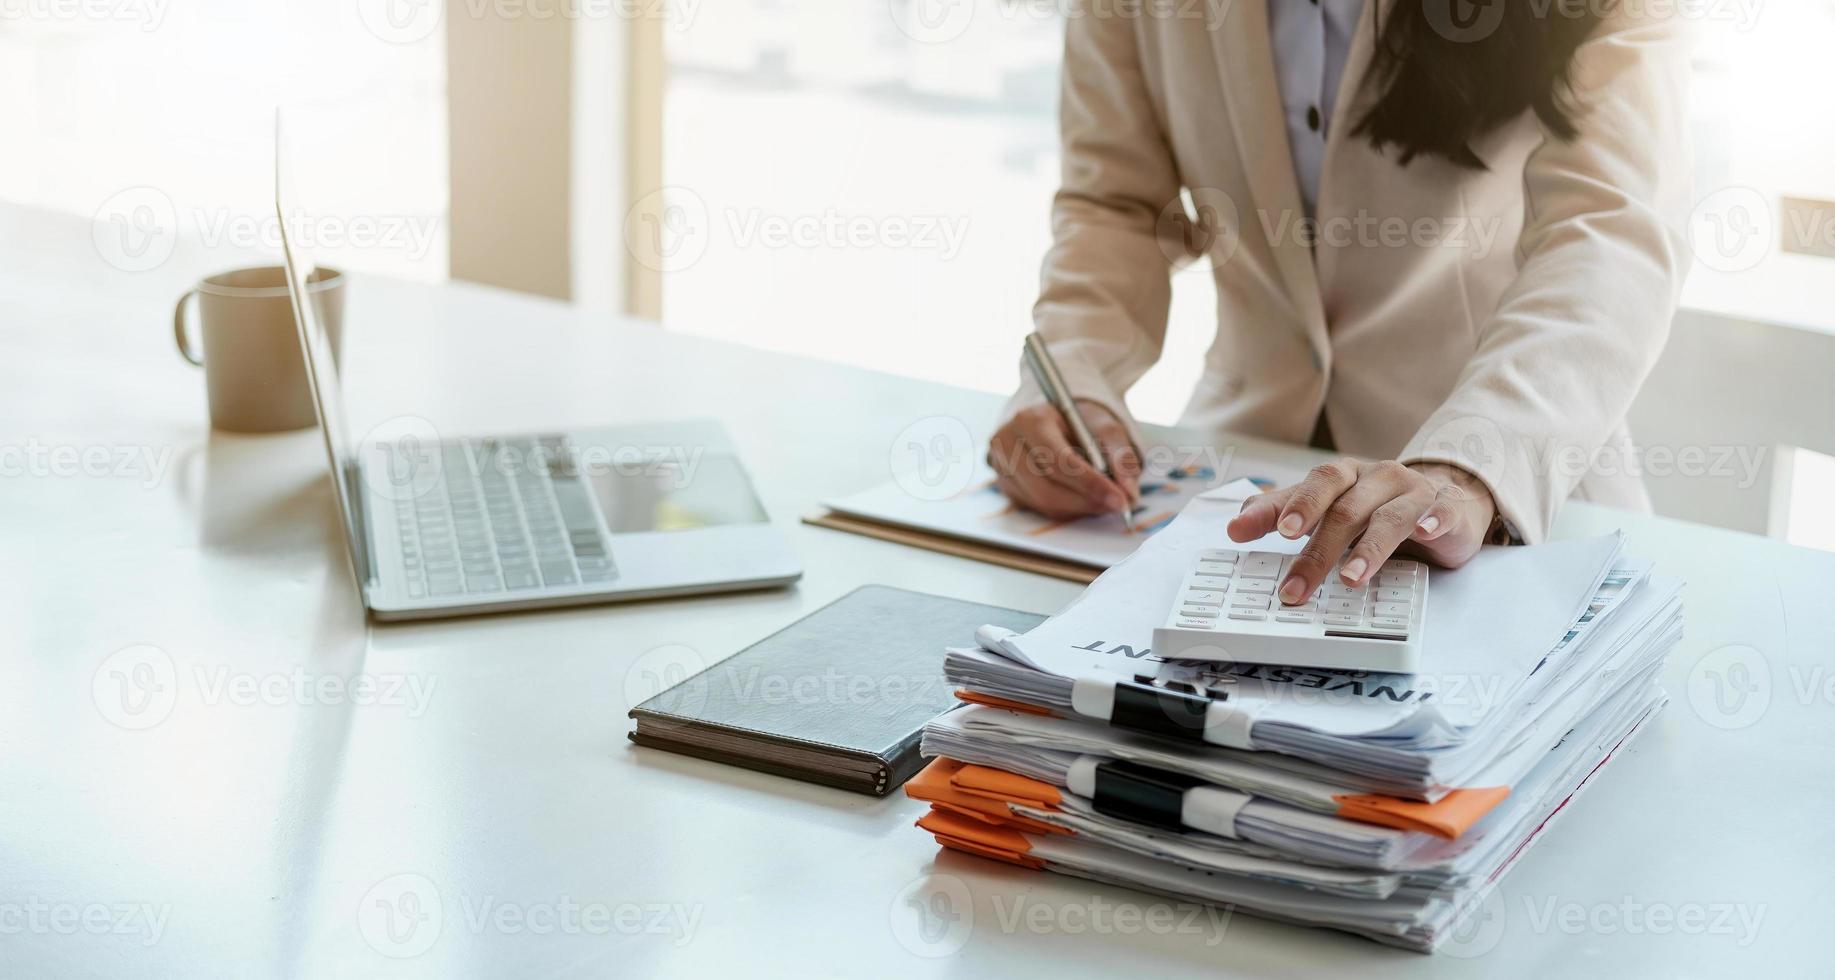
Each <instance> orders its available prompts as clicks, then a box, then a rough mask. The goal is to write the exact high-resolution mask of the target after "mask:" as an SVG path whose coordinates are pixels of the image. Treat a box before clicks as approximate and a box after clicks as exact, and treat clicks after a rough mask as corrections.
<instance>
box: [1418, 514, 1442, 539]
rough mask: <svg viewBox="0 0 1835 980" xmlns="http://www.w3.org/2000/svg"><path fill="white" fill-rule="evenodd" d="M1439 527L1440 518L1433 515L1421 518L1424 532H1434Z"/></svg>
mask: <svg viewBox="0 0 1835 980" xmlns="http://www.w3.org/2000/svg"><path fill="white" fill-rule="evenodd" d="M1439 527H1440V518H1438V517H1433V516H1431V515H1430V516H1427V517H1423V518H1421V524H1420V528H1421V533H1422V534H1432V533H1434V531H1436V530H1438V529H1439Z"/></svg>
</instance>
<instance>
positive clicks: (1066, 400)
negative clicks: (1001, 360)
mask: <svg viewBox="0 0 1835 980" xmlns="http://www.w3.org/2000/svg"><path fill="white" fill-rule="evenodd" d="M1026 366H1027V367H1028V368H1031V369H1032V376H1033V377H1034V378H1036V379H1038V383H1039V389H1040V390H1041V391H1043V392H1045V398H1046V399H1047V400H1049V401H1050V402H1051V404H1052V405H1053V406H1055V407H1056V408H1057V410H1058V411H1059V412H1060V413H1061V414H1062V415H1063V416H1064V421H1065V422H1067V423H1069V424H1070V434H1071V437H1072V438H1074V439H1076V440H1077V448H1078V449H1079V450H1081V451H1082V452H1083V455H1084V457H1085V458H1087V459H1088V460H1089V461H1090V465H1091V466H1094V467H1095V468H1096V472H1098V473H1101V474H1102V475H1103V476H1106V477H1108V478H1109V479H1110V480H1114V479H1115V474H1113V473H1111V472H1110V471H1109V460H1108V457H1107V456H1105V455H1103V452H1102V444H1101V443H1098V442H1097V441H1096V436H1095V435H1094V434H1093V433H1091V432H1090V425H1089V422H1087V421H1085V420H1084V418H1083V411H1082V410H1081V409H1079V408H1078V407H1077V400H1076V397H1075V396H1073V395H1072V394H1071V391H1070V386H1069V385H1068V384H1066V383H1065V382H1064V375H1063V374H1062V373H1060V372H1059V371H1058V362H1057V361H1054V360H1052V359H1051V352H1050V351H1048V350H1046V349H1045V338H1043V337H1041V336H1039V335H1038V334H1036V333H1029V334H1027V335H1026ZM1121 522H1122V524H1124V525H1126V526H1127V528H1128V530H1130V531H1132V530H1134V508H1133V507H1132V506H1131V505H1130V504H1128V503H1127V501H1126V495H1125V494H1124V495H1123V501H1122V505H1121Z"/></svg>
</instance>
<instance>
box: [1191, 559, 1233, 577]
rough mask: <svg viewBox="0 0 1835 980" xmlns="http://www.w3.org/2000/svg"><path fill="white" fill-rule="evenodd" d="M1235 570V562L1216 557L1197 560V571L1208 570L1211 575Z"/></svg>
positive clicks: (1225, 573)
mask: <svg viewBox="0 0 1835 980" xmlns="http://www.w3.org/2000/svg"><path fill="white" fill-rule="evenodd" d="M1235 570H1236V563H1235V562H1233V561H1223V560H1222V559H1218V558H1205V559H1203V560H1201V561H1199V562H1198V571H1200V572H1210V573H1212V574H1213V575H1228V574H1230V573H1231V572H1234V571H1235Z"/></svg>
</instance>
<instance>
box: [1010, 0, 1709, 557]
mask: <svg viewBox="0 0 1835 980" xmlns="http://www.w3.org/2000/svg"><path fill="white" fill-rule="evenodd" d="M1089 2H1090V4H1091V5H1090V6H1088V7H1083V8H1078V9H1076V10H1073V11H1072V15H1071V16H1070V18H1069V19H1068V26H1067V34H1066V42H1065V60H1064V79H1063V91H1062V101H1061V105H1060V115H1061V127H1062V139H1063V150H1064V160H1063V179H1062V187H1061V189H1060V190H1059V192H1058V194H1057V197H1056V199H1055V202H1054V205H1053V209H1052V231H1053V241H1054V244H1053V245H1052V248H1051V251H1050V253H1049V254H1048V255H1047V257H1046V259H1045V263H1044V269H1043V272H1042V279H1043V288H1042V291H1041V294H1040V297H1039V300H1038V304H1037V305H1036V307H1035V308H1034V319H1035V321H1036V326H1037V329H1038V330H1039V331H1040V332H1041V333H1043V334H1044V335H1045V337H1046V338H1047V339H1048V341H1049V343H1050V346H1051V349H1052V352H1053V354H1054V355H1055V356H1056V357H1057V359H1058V360H1059V361H1060V364H1061V366H1062V367H1063V369H1064V373H1065V375H1066V376H1067V379H1068V380H1069V382H1070V384H1071V386H1072V388H1073V390H1075V391H1076V392H1077V393H1078V394H1079V395H1083V396H1085V397H1091V398H1095V399H1097V400H1099V401H1102V402H1104V403H1105V404H1107V405H1108V406H1109V407H1110V408H1111V409H1112V410H1114V411H1115V412H1116V413H1117V414H1119V415H1121V416H1122V417H1123V418H1124V419H1127V418H1128V415H1127V413H1126V409H1125V407H1124V405H1123V402H1122V396H1123V394H1124V393H1125V392H1126V391H1127V390H1128V388H1129V387H1130V386H1131V385H1133V384H1134V383H1135V382H1136V381H1138V380H1139V379H1140V377H1141V375H1142V374H1144V373H1145V372H1146V371H1147V369H1148V368H1149V367H1151V366H1152V365H1153V363H1154V362H1155V361H1156V360H1158V358H1159V356H1160V351H1161V344H1162V341H1163V339H1164V337H1165V332H1166V315H1167V307H1168V302H1169V299H1170V294H1171V289H1170V274H1171V273H1172V272H1173V271H1175V270H1176V269H1177V268H1179V267H1180V266H1182V265H1184V264H1185V263H1187V262H1190V261H1192V260H1194V259H1198V260H1208V261H1209V264H1210V266H1211V271H1212V278H1213V279H1214V281H1215V283H1216V287H1217V333H1216V339H1215V341H1214V342H1213V343H1212V344H1211V347H1210V349H1209V351H1208V353H1207V354H1206V364H1205V371H1204V377H1203V380H1202V381H1201V382H1200V383H1199V385H1198V387H1197V390H1196V392H1195V393H1194V394H1193V396H1192V398H1191V401H1190V403H1189V405H1188V406H1187V408H1186V410H1185V415H1184V418H1183V419H1182V420H1181V423H1182V424H1185V425H1191V426H1195V427H1201V428H1204V429H1207V430H1209V429H1225V430H1230V431H1235V432H1241V433H1247V434H1250V435H1258V436H1264V437H1270V438H1275V439H1280V440H1284V441H1289V442H1301V443H1303V442H1306V441H1307V440H1308V439H1309V437H1310V436H1311V435H1312V434H1313V432H1314V430H1315V426H1316V424H1317V422H1318V420H1319V418H1320V415H1321V413H1323V414H1324V417H1325V420H1326V421H1327V423H1328V424H1329V426H1330V432H1331V434H1332V437H1333V441H1334V443H1335V445H1336V447H1337V450H1338V451H1340V452H1343V453H1347V454H1350V455H1355V456H1361V457H1368V458H1387V459H1399V460H1401V461H1403V462H1412V461H1417V460H1439V461H1445V462H1450V463H1455V464H1458V465H1460V466H1463V467H1465V468H1467V469H1469V470H1471V471H1472V472H1474V473H1476V474H1477V475H1478V476H1479V477H1480V478H1482V479H1483V480H1484V481H1485V482H1486V484H1487V485H1488V486H1489V487H1490V488H1491V490H1492V492H1493V493H1494V494H1495V496H1496V498H1497V501H1498V504H1499V506H1500V510H1501V512H1502V514H1503V516H1504V517H1505V519H1506V520H1507V521H1509V522H1510V524H1511V526H1512V527H1513V529H1514V530H1515V531H1516V533H1517V534H1519V535H1520V536H1521V537H1522V538H1523V539H1524V540H1526V541H1529V542H1537V541H1541V540H1543V539H1544V538H1545V537H1546V536H1547V534H1548V529H1549V525H1550V524H1551V523H1552V521H1553V520H1554V517H1555V514H1556V512H1557V511H1558V510H1559V508H1560V506H1561V504H1562V502H1563V501H1565V500H1567V499H1568V498H1569V497H1570V496H1580V497H1585V498H1588V499H1592V500H1598V501H1602V502H1607V503H1611V504H1616V505H1619V506H1627V507H1633V508H1639V509H1646V508H1648V498H1647V496H1646V495H1645V493H1644V489H1643V485H1642V483H1641V481H1640V479H1639V478H1638V477H1637V476H1636V475H1635V467H1631V466H1628V465H1626V463H1627V460H1628V459H1629V458H1630V457H1629V454H1630V453H1631V452H1632V451H1633V450H1632V445H1631V442H1630V436H1629V434H1628V433H1627V431H1626V429H1625V424H1624V419H1625V413H1626V409H1627V408H1628V407H1629V406H1630V404H1631V401H1632V398H1633V397H1634V396H1635V395H1636V394H1637V391H1638V388H1639V386H1640V385H1641V384H1642V383H1643V380H1644V377H1645V375H1646V374H1647V372H1648V371H1649V370H1650V368H1651V365H1652V364H1653V363H1654V362H1655V360H1656V357H1657V355H1658V353H1659V352H1660V351H1661V350H1662V347H1663V344H1664V341H1665V339H1666V337H1667V335H1668V331H1669V324H1670V320H1671V317H1672V316H1673V315H1674V312H1675V306H1676V301H1677V296H1678V293H1679V291H1680V289H1681V284H1682V280H1683V276H1684V273H1685V271H1686V269H1687V267H1688V264H1689V252H1688V248H1687V244H1686V239H1685V233H1686V223H1687V220H1688V215H1689V212H1690V210H1691V197H1690V186H1689V174H1690V155H1689V151H1688V145H1687V142H1686V128H1685V119H1686V106H1685V104H1684V102H1685V94H1686V79H1687V74H1688V71H1689V65H1688V59H1689V46H1688V42H1687V36H1686V34H1685V32H1684V31H1683V30H1682V28H1681V26H1680V24H1678V23H1676V22H1673V21H1670V20H1664V19H1659V18H1653V17H1651V16H1649V15H1644V14H1639V15H1636V16H1633V15H1631V14H1628V13H1622V12H1621V13H1620V14H1618V15H1615V16H1614V17H1613V18H1612V19H1610V20H1609V21H1608V22H1606V23H1605V24H1603V25H1601V29H1600V30H1599V31H1598V32H1596V33H1595V35H1594V36H1593V37H1592V38H1591V39H1590V40H1588V41H1587V42H1586V43H1584V44H1583V45H1582V46H1581V48H1580V49H1579V51H1578V53H1577V55H1576V57H1575V62H1574V65H1573V71H1572V79H1573V83H1574V90H1575V93H1576V96H1577V99H1578V102H1579V104H1580V106H1582V113H1581V115H1579V117H1578V124H1579V128H1580V131H1581V135H1580V137H1579V138H1578V139H1576V140H1574V141H1572V142H1562V141H1560V140H1559V139H1557V138H1555V137H1553V136H1552V135H1551V134H1549V133H1548V132H1547V131H1546V130H1545V129H1544V128H1543V127H1542V126H1541V125H1540V123H1539V122H1538V121H1537V120H1536V118H1535V116H1534V114H1533V113H1529V112H1525V113H1524V114H1523V116H1522V117H1521V118H1519V119H1517V120H1515V121H1513V122H1511V123H1510V124H1508V125H1505V126H1503V127H1502V128H1500V129H1498V130H1496V131H1494V132H1492V133H1490V134H1488V135H1487V136H1485V137H1484V138H1482V139H1481V140H1480V141H1479V142H1478V143H1476V144H1475V145H1474V146H1473V150H1474V151H1475V152H1476V153H1477V154H1478V156H1479V157H1480V158H1481V159H1483V160H1484V161H1485V163H1486V164H1487V168H1488V169H1486V170H1483V171H1472V170H1466V169H1462V168H1459V167H1456V166H1454V165H1452V164H1450V163H1447V162H1444V161H1441V160H1438V159H1426V158H1417V159H1416V160H1414V161H1413V162H1412V163H1410V164H1409V165H1408V166H1406V167H1404V166H1401V165H1400V164H1399V163H1398V158H1397V154H1396V153H1395V151H1394V150H1393V149H1391V150H1389V151H1388V152H1382V153H1379V152H1377V151H1376V150H1375V149H1373V148H1372V147H1371V146H1370V144H1369V142H1368V141H1367V140H1363V139H1358V138H1353V137H1352V135H1351V132H1352V130H1353V129H1354V128H1355V123H1356V121H1357V120H1358V119H1360V118H1361V117H1362V115H1363V113H1364V111H1365V110H1366V109H1367V107H1368V105H1369V104H1370V102H1371V100H1372V99H1373V97H1374V96H1375V94H1376V93H1375V92H1374V91H1373V90H1372V86H1368V85H1366V84H1364V75H1365V71H1366V69H1367V68H1368V66H1369V64H1370V61H1371V54H1372V30H1373V21H1372V18H1375V17H1377V16H1379V12H1378V10H1377V9H1376V8H1377V7H1378V0H1371V2H1370V3H1369V4H1366V6H1365V9H1364V13H1363V21H1362V24H1361V26H1360V27H1359V29H1358V31H1357V37H1356V41H1355V43H1354V44H1353V46H1352V48H1351V52H1350V59H1349V62H1348V64H1347V66H1346V70H1345V73H1344V88H1343V90H1342V91H1341V93H1340V95H1339V99H1338V103H1337V110H1336V112H1337V114H1336V117H1335V118H1334V119H1333V120H1332V123H1331V126H1330V130H1329V141H1328V143H1327V145H1326V149H1325V166H1324V176H1323V178H1322V180H1321V185H1320V189H1319V203H1318V215H1317V224H1316V226H1309V225H1308V224H1306V220H1307V215H1306V214H1305V212H1304V210H1303V205H1302V203H1301V198H1300V191H1299V185H1298V182H1297V178H1296V177H1295V176H1294V169H1293V163H1292V158H1291V151H1290V150H1289V148H1288V141H1287V132H1286V128H1285V125H1284V123H1283V121H1282V115H1281V105H1280V101H1279V94H1278V89H1277V84H1276V81H1275V71H1274V62H1273V55H1272V52H1271V48H1270V42H1269V36H1268V16H1267V3H1268V2H1269V0H1221V2H1220V3H1219V2H1212V3H1194V4H1183V3H1154V2H1146V3H1138V4H1129V3H1117V2H1115V0H1089ZM1394 2H1396V0H1381V11H1382V12H1383V13H1386V12H1387V11H1388V9H1389V8H1390V7H1391V6H1392V4H1393V3H1394ZM1556 6H1557V7H1558V6H1559V5H1556ZM1618 6H1619V8H1621V11H1623V10H1626V9H1628V8H1633V7H1640V8H1641V7H1648V6H1652V5H1637V4H1619V5H1618ZM1551 9H1552V8H1551ZM1219 10H1222V11H1226V12H1225V13H1224V14H1223V15H1222V17H1221V18H1217V17H1215V16H1214V15H1215V13H1216V12H1217V11H1219ZM1180 11H1197V12H1199V13H1206V12H1208V13H1210V14H1212V15H1213V16H1212V18H1211V19H1210V20H1208V21H1207V19H1206V18H1205V17H1204V16H1199V15H1197V14H1193V15H1192V16H1184V15H1181V14H1180V13H1179V12H1180ZM1181 190H1184V191H1185V192H1186V193H1187V194H1188V195H1189V200H1188V201H1185V202H1182V201H1181V196H1180V192H1181ZM1309 229H1310V230H1315V231H1316V233H1317V234H1316V240H1314V239H1313V238H1312V237H1309V235H1308V234H1307V232H1308V231H1309ZM1038 397H1039V395H1038V392H1037V390H1036V388H1035V387H1033V386H1032V385H1031V384H1030V383H1028V384H1027V385H1026V386H1025V387H1024V388H1022V390H1021V391H1020V392H1019V393H1018V394H1017V395H1016V396H1015V397H1014V399H1013V401H1012V402H1011V404H1010V410H1012V409H1017V408H1018V407H1020V406H1023V405H1026V404H1030V403H1032V402H1034V401H1036V400H1037V399H1038ZM1129 424H1130V425H1132V424H1133V423H1132V422H1131V421H1130V423H1129ZM1137 438H1138V435H1137Z"/></svg>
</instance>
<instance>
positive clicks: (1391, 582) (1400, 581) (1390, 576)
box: [1376, 572, 1414, 589]
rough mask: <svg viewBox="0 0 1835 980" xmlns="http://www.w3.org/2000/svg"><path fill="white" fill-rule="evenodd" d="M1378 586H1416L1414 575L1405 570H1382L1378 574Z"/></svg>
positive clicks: (1400, 587)
mask: <svg viewBox="0 0 1835 980" xmlns="http://www.w3.org/2000/svg"><path fill="white" fill-rule="evenodd" d="M1376 584H1377V587H1378V588H1384V589H1408V588H1413V587H1414V576H1413V575H1409V574H1406V573H1404V572H1381V573H1378V574H1377V576H1376Z"/></svg>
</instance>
